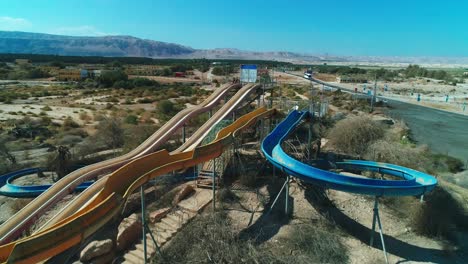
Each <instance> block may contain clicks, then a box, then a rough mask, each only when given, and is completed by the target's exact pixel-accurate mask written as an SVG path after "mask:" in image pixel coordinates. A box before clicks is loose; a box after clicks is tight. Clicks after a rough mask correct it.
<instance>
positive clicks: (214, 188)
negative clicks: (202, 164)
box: [212, 158, 216, 213]
mask: <svg viewBox="0 0 468 264" xmlns="http://www.w3.org/2000/svg"><path fill="white" fill-rule="evenodd" d="M212 188H213V213H214V212H215V211H216V158H214V159H213V180H212Z"/></svg>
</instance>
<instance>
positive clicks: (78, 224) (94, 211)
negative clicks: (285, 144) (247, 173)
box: [0, 108, 275, 263]
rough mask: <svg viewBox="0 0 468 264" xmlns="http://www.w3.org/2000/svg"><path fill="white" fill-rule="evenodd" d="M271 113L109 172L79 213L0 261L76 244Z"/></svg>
mask: <svg viewBox="0 0 468 264" xmlns="http://www.w3.org/2000/svg"><path fill="white" fill-rule="evenodd" d="M274 111H275V110H273V109H272V110H266V109H265V108H259V109H257V110H255V111H253V112H250V113H248V114H246V115H244V116H242V117H240V118H239V119H237V120H236V121H235V122H234V123H233V124H231V125H229V126H227V127H225V128H224V129H222V130H221V131H219V132H218V134H217V136H216V138H215V139H214V140H213V141H212V142H211V143H210V144H207V145H204V146H200V147H196V148H194V149H193V150H189V151H186V152H181V153H177V154H170V153H169V152H168V151H167V150H161V151H158V152H154V153H151V154H148V155H146V156H143V157H140V158H137V159H134V160H132V161H131V162H130V163H128V164H127V165H125V166H123V167H122V168H120V169H118V170H116V171H115V172H114V173H112V174H111V175H110V176H109V177H108V179H107V181H106V182H105V185H104V188H103V189H102V190H101V191H100V192H99V193H98V195H97V196H95V197H94V198H93V200H92V201H91V203H88V204H87V205H86V207H85V208H83V209H82V210H80V211H79V212H77V213H75V214H74V215H72V216H70V217H68V218H66V219H64V220H63V221H61V222H59V223H57V224H56V225H54V226H53V227H51V228H49V229H47V230H45V231H43V232H40V233H38V234H36V235H33V236H30V237H26V238H23V239H20V240H18V241H15V242H12V243H9V244H7V245H3V246H1V247H0V261H2V262H8V263H36V262H39V261H42V260H44V259H47V258H49V257H51V256H54V255H57V254H59V253H61V252H63V251H65V250H66V249H68V248H70V247H72V246H74V245H77V244H79V243H80V242H81V241H83V240H84V239H86V238H87V237H89V236H90V235H91V234H93V233H94V232H96V231H97V230H98V229H99V228H101V227H102V226H103V225H105V224H106V223H107V222H109V221H110V220H111V219H112V218H114V217H115V216H118V215H119V214H120V212H121V211H122V208H123V206H125V201H126V199H127V198H128V197H129V196H130V195H131V194H132V193H133V192H134V191H135V190H136V189H137V188H139V187H140V186H141V185H142V184H144V183H146V182H148V181H149V180H150V179H153V178H155V177H157V176H160V175H163V174H165V173H168V172H171V171H174V170H182V169H186V168H190V167H192V166H194V165H196V164H198V163H202V162H205V161H208V160H210V159H213V158H216V157H219V156H220V155H221V154H222V153H223V151H224V149H226V148H227V147H229V146H230V145H231V143H232V142H233V140H234V137H235V136H237V135H238V133H239V132H241V131H242V130H243V129H245V128H247V127H249V126H251V125H252V124H254V123H255V122H256V121H257V120H259V119H261V118H265V117H267V116H270V115H272V114H273V113H274Z"/></svg>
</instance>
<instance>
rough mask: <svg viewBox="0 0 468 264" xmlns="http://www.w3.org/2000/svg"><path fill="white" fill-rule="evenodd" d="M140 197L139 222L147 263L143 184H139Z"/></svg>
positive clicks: (144, 257) (144, 256)
mask: <svg viewBox="0 0 468 264" xmlns="http://www.w3.org/2000/svg"><path fill="white" fill-rule="evenodd" d="M140 197H141V223H142V225H141V226H142V228H143V235H142V239H143V254H144V255H143V259H144V262H145V264H146V263H147V260H146V214H145V207H146V206H145V191H144V190H143V185H141V186H140Z"/></svg>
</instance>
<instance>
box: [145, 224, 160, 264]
mask: <svg viewBox="0 0 468 264" xmlns="http://www.w3.org/2000/svg"><path fill="white" fill-rule="evenodd" d="M145 225H146V230H149V227H148V223H146V222H145ZM149 234H150V236H151V240H153V243H154V246H155V247H156V250H157V251H158V254H159V256H160V257H162V253H161V248H160V247H159V245H158V242H156V239H155V238H154V236H153V233H152V232H149Z"/></svg>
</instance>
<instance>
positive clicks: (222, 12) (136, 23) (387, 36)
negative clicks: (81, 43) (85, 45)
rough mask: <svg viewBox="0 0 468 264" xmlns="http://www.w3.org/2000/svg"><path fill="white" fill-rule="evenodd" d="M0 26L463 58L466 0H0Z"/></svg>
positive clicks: (467, 42)
mask: <svg viewBox="0 0 468 264" xmlns="http://www.w3.org/2000/svg"><path fill="white" fill-rule="evenodd" d="M0 30H18V31H29V32H43V33H52V34H64V35H81V36H83V35H91V36H100V35H108V34H112V35H115V34H119V35H132V36H136V37H140V38H147V39H153V40H159V41H166V42H174V43H179V44H183V45H187V46H191V47H194V48H238V49H244V50H255V51H294V52H306V53H314V54H323V53H329V54H334V55H383V56H464V57H468V1H466V0H444V1H439V0H425V1H420V0H391V1H390V0H373V1H370V0H321V1H316V0H308V1H302V0H300V1H299V0H298V1H295V0H289V1H277V0H269V1H263V0H258V1H255V0H250V1H247V0H237V1H224V0H217V1H214V0H199V1H189V0H186V1H183V0H168V1H160V0H133V1H127V0H121V1H116V0H94V1H93V0H80V1H75V0H67V1H65V0H61V1H59V0H29V1H21V0H11V1H10V0H0Z"/></svg>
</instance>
